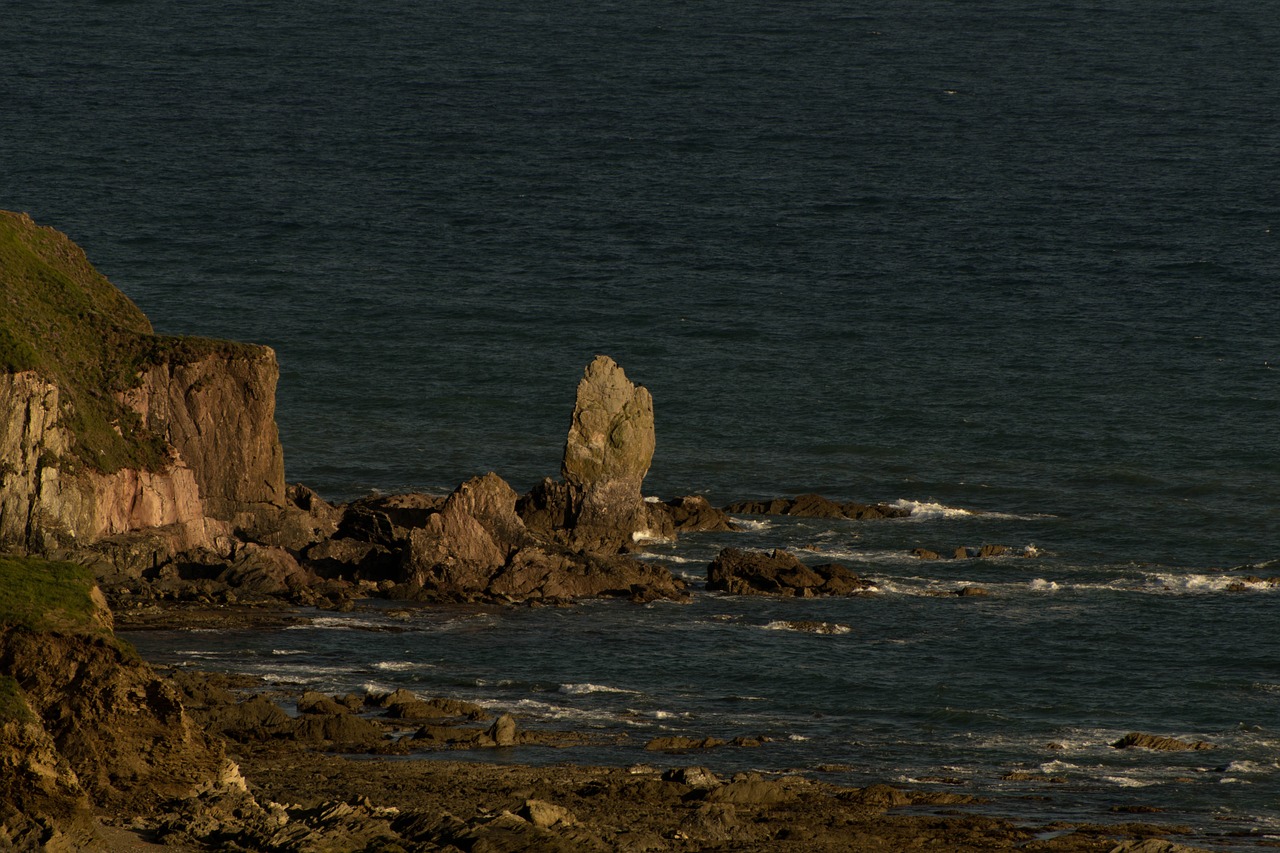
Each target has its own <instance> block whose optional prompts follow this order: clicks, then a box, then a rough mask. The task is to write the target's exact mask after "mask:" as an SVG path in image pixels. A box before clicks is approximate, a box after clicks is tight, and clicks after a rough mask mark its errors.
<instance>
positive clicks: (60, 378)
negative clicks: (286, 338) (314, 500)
mask: <svg viewBox="0 0 1280 853" xmlns="http://www.w3.org/2000/svg"><path fill="white" fill-rule="evenodd" d="M259 352H260V349H259V348H257V347H254V346H252V345H248V344H238V343H233V342H230V341H216V340H209V339H206V338H196V337H173V336H162V335H155V334H153V332H152V328H151V323H150V322H149V321H148V320H147V318H146V315H144V314H143V313H142V311H141V310H140V309H139V308H138V306H136V305H134V304H133V302H131V301H130V300H129V298H128V297H127V296H125V295H124V294H123V293H121V292H120V291H119V290H118V289H117V288H116V287H115V286H114V285H113V284H111V282H109V281H107V279H106V278H105V277H104V276H103V275H102V274H101V273H99V272H98V271H97V270H96V269H94V268H93V265H92V264H90V263H89V260H88V258H86V257H85V254H84V252H83V251H82V250H81V249H80V247H78V246H76V245H75V244H74V243H73V242H71V240H70V239H68V238H67V237H66V236H65V235H63V234H61V233H59V232H57V231H55V230H53V229H52V228H42V227H40V226H37V225H36V224H35V223H34V222H32V221H31V220H30V219H29V218H27V217H26V216H24V215H22V214H17V213H10V212H7V211H0V371H3V372H9V373H13V372H18V371H23V370H34V371H37V372H38V373H40V374H41V375H42V376H44V377H46V378H47V379H49V380H51V381H53V382H54V383H55V384H56V385H58V387H59V388H60V390H61V399H62V409H63V412H62V414H63V417H64V419H65V423H66V424H67V426H68V427H69V428H70V430H71V432H72V434H73V435H74V436H75V445H74V448H73V450H72V453H73V454H74V456H75V459H73V460H59V462H60V463H61V464H63V465H64V466H66V467H74V465H75V464H76V463H78V464H83V465H87V466H88V467H90V468H93V469H95V470H98V471H102V472H105V473H110V472H113V471H117V470H119V469H120V468H126V467H138V468H144V469H148V470H155V469H156V468H159V467H161V466H162V465H163V464H164V463H165V462H166V461H167V453H166V446H165V442H164V440H163V437H162V436H158V435H153V434H149V433H148V432H147V431H146V430H144V429H142V426H141V424H140V422H139V420H138V418H137V416H136V415H135V414H134V413H133V412H131V411H130V410H128V409H127V408H126V407H124V406H123V405H122V404H121V403H120V402H119V401H118V400H117V399H116V396H115V395H116V394H117V393H118V392H120V391H125V390H127V389H129V388H132V387H136V386H137V384H138V382H139V378H140V373H141V372H142V371H143V370H145V369H146V368H148V367H150V366H152V365H156V364H161V363H164V362H169V363H179V364H180V363H189V362H192V361H196V360H199V359H201V358H205V357H207V356H209V355H215V354H216V355H224V356H240V357H251V356H253V355H255V354H257V353H259Z"/></svg>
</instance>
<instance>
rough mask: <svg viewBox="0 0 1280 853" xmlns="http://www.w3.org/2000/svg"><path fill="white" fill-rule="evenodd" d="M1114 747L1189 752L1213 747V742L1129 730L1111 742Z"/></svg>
mask: <svg viewBox="0 0 1280 853" xmlns="http://www.w3.org/2000/svg"><path fill="white" fill-rule="evenodd" d="M1111 746H1112V747H1113V748H1115V749H1154V750H1157V751H1159V752H1191V751H1198V750H1205V749H1213V744H1211V743H1207V742H1205V741H1202V740H1196V741H1186V740H1178V739H1177V738H1172V737H1161V736H1159V735H1149V734H1144V733H1142V732H1129V734H1127V735H1125V736H1124V737H1122V738H1120V739H1119V740H1118V741H1116V742H1115V743H1113V744H1111Z"/></svg>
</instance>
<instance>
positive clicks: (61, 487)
mask: <svg viewBox="0 0 1280 853" xmlns="http://www.w3.org/2000/svg"><path fill="white" fill-rule="evenodd" d="M0 285H3V289H2V290H0V293H2V294H3V298H0V486H2V488H0V549H4V550H16V551H20V552H27V553H54V552H69V551H73V550H77V549H79V548H83V547H85V546H88V545H90V544H92V543H94V542H96V541H98V540H102V539H104V538H108V537H113V536H117V535H120V534H125V533H129V532H131V531H138V530H150V529H162V530H164V531H165V537H166V539H167V542H168V547H169V548H170V549H171V550H182V549H186V548H191V547H209V546H210V545H211V544H212V543H213V542H214V541H215V540H216V539H217V538H218V537H219V536H221V535H223V534H227V533H231V532H234V531H236V530H238V529H240V530H246V531H250V532H252V531H255V530H257V529H262V528H269V527H272V526H278V517H279V515H280V512H281V510H282V509H283V507H284V506H285V505H286V502H285V486H284V462H283V452H282V450H281V447H280V442H279V437H278V435H277V431H276V426H275V388H276V381H277V378H278V368H277V366H276V361H275V354H274V353H273V352H272V351H271V350H270V349H269V348H267V347H260V346H252V345H245V344H232V343H228V342H219V341H208V340H203V339H198V338H172V337H164V336H158V335H154V334H152V333H151V328H150V324H149V323H148V322H147V320H146V317H145V316H143V315H142V313H141V312H140V311H138V309H137V307H136V306H134V305H133V304H132V303H131V302H129V300H128V299H127V298H126V297H125V296H124V295H123V294H121V293H120V292H119V291H118V290H116V288H115V287H113V286H112V285H111V284H110V282H108V281H107V280H106V279H105V278H103V277H102V276H101V275H100V274H98V273H97V271H96V270H94V269H93V268H92V266H91V265H90V264H89V262H88V261H87V259H85V257H84V253H83V252H81V251H80V250H79V248H78V247H76V246H75V245H74V244H73V243H71V241H69V240H68V239H67V238H66V237H65V236H63V235H61V234H58V233H57V232H56V231H53V230H52V229H49V228H41V227H39V226H37V225H36V224H35V223H34V222H32V221H31V220H30V219H29V218H28V217H26V216H23V215H18V214H11V213H4V212H0Z"/></svg>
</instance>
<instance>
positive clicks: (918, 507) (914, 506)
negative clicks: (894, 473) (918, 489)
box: [891, 498, 974, 521]
mask: <svg viewBox="0 0 1280 853" xmlns="http://www.w3.org/2000/svg"><path fill="white" fill-rule="evenodd" d="M891 506H893V507H895V508H897V509H905V510H907V511H908V512H910V513H911V515H910V518H913V519H916V520H917V521H928V520H932V519H937V518H964V517H966V516H970V515H974V513H973V512H970V511H969V510H967V509H961V508H960V507H956V506H947V505H946V504H940V503H933V502H931V501H909V500H907V499H906V498H899V499H898V500H896V501H894V502H893V503H892V504H891Z"/></svg>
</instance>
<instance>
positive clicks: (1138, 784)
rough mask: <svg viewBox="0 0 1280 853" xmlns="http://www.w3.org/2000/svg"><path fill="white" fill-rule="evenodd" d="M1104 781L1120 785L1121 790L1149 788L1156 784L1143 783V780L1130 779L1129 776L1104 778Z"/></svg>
mask: <svg viewBox="0 0 1280 853" xmlns="http://www.w3.org/2000/svg"><path fill="white" fill-rule="evenodd" d="M1102 781H1104V782H1110V783H1111V784H1113V785H1119V786H1120V787H1121V788H1148V787H1150V786H1152V785H1154V784H1155V782H1143V781H1142V780H1141V779H1130V778H1129V777H1127V776H1103V777H1102Z"/></svg>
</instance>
